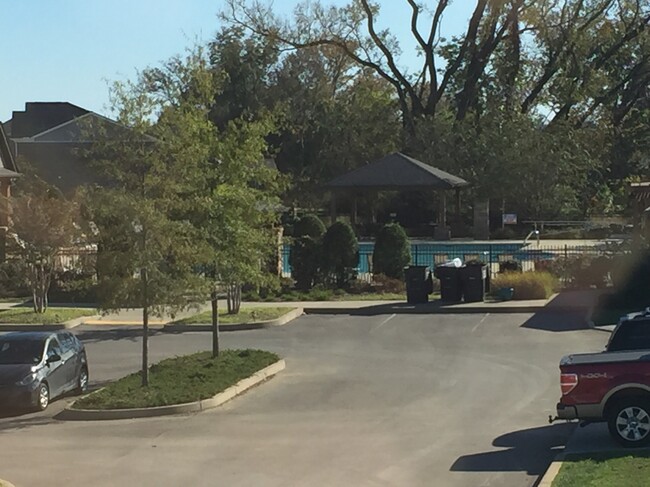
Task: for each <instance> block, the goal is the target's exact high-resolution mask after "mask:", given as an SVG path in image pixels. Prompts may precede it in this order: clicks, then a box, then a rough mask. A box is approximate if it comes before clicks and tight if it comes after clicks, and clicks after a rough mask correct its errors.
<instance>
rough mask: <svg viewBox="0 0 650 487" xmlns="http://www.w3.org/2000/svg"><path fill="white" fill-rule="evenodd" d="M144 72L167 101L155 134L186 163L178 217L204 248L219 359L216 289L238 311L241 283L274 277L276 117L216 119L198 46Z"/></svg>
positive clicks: (216, 95) (216, 91) (278, 183)
mask: <svg viewBox="0 0 650 487" xmlns="http://www.w3.org/2000/svg"><path fill="white" fill-rule="evenodd" d="M213 55H214V53H213ZM143 76H144V78H145V79H146V80H147V83H146V85H147V87H148V90H149V93H150V96H152V97H155V98H158V99H161V100H164V105H163V110H162V114H161V117H160V120H159V122H158V124H157V129H158V132H159V133H161V135H160V137H161V138H162V139H163V140H166V141H169V143H170V144H171V154H177V155H176V156H175V157H177V158H178V160H179V161H183V164H184V166H185V169H184V172H183V174H184V176H185V180H184V181H183V187H182V188H181V191H180V193H179V196H181V197H182V204H179V205H177V206H176V207H175V209H174V215H175V218H177V219H179V220H181V221H183V222H188V223H189V224H191V226H192V227H193V229H194V232H196V233H197V234H198V235H199V237H197V238H200V239H201V241H202V242H204V243H205V245H206V249H205V253H204V255H203V256H202V259H203V262H202V267H203V268H205V269H207V272H206V273H205V278H206V281H207V285H208V287H209V289H210V300H211V303H212V316H213V355H214V356H216V355H218V353H219V326H218V299H217V298H218V292H219V290H221V289H224V288H225V290H226V295H227V299H228V312H229V313H238V312H239V307H240V305H241V287H242V285H243V284H247V283H254V284H257V285H260V284H265V283H266V282H268V281H269V280H270V279H271V278H272V276H270V275H269V273H268V272H267V270H266V268H265V262H266V261H267V260H268V257H269V255H270V254H271V253H272V252H273V251H274V250H276V249H277V243H276V239H277V223H278V219H279V211H280V205H279V196H278V195H279V194H280V192H281V191H282V190H283V189H284V187H285V182H284V178H282V177H281V175H280V174H279V173H278V172H277V171H276V170H275V169H274V168H273V167H271V166H270V165H269V164H267V160H266V156H267V153H268V150H267V142H266V137H267V136H268V134H269V133H270V132H272V130H273V119H272V117H270V116H268V115H267V116H263V115H262V114H261V113H257V116H256V120H247V118H249V117H248V114H244V115H242V118H240V119H235V120H227V119H221V120H220V121H214V120H213V117H214V115H215V113H217V112H219V111H220V107H219V106H218V105H219V103H220V100H222V99H223V96H224V93H225V92H224V89H225V88H224V84H223V82H222V79H221V77H220V76H219V74H218V72H216V71H215V70H213V69H211V68H210V66H209V60H208V59H206V57H205V56H204V54H203V50H202V49H201V48H197V49H196V50H195V51H194V52H191V53H190V54H189V55H188V56H187V57H186V58H185V59H180V58H174V59H172V60H170V61H168V62H166V63H164V64H163V65H162V66H160V67H158V68H155V69H150V70H147V71H145V72H144V73H143ZM226 86H227V85H226ZM215 100H216V101H215Z"/></svg>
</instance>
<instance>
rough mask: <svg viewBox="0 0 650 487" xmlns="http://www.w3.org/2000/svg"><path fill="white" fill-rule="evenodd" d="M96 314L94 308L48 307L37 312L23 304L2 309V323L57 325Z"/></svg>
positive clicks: (0, 319) (0, 316) (0, 318)
mask: <svg viewBox="0 0 650 487" xmlns="http://www.w3.org/2000/svg"><path fill="white" fill-rule="evenodd" d="M96 314H97V310H95V309H93V308H48V309H46V310H45V312H44V313H35V312H34V309H33V308H31V307H22V306H21V307H18V308H10V309H3V310H0V323H16V324H21V325H32V324H38V325H55V324H59V323H65V322H66V321H70V320H74V319H75V318H81V317H83V316H94V315H96Z"/></svg>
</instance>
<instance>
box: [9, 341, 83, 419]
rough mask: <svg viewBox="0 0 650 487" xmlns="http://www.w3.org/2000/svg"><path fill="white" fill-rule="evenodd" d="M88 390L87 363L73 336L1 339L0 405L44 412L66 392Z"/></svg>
mask: <svg viewBox="0 0 650 487" xmlns="http://www.w3.org/2000/svg"><path fill="white" fill-rule="evenodd" d="M87 389H88V361H87V358H86V350H85V348H84V346H83V344H82V343H81V342H80V341H79V339H77V337H75V336H74V335H73V334H72V333H69V332H67V331H61V332H17V333H8V334H6V335H2V336H0V406H5V407H11V408H20V407H30V408H36V409H39V410H41V411H42V410H44V409H46V408H47V406H48V405H49V403H50V401H51V400H52V399H54V398H56V397H59V396H62V395H63V394H65V393H66V392H69V391H73V390H76V391H78V392H80V393H82V392H85V391H86V390H87Z"/></svg>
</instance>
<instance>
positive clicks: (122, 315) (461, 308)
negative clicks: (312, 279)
mask: <svg viewBox="0 0 650 487" xmlns="http://www.w3.org/2000/svg"><path fill="white" fill-rule="evenodd" d="M598 294H599V291H596V290H590V291H565V292H562V293H560V294H555V295H553V296H551V297H550V298H549V299H538V300H528V301H500V302H489V301H488V302H479V303H457V304H449V303H443V302H442V301H439V300H436V301H432V302H429V303H427V304H417V305H412V304H407V303H405V302H404V301H291V302H271V303H260V302H243V303H242V307H261V308H269V307H272V308H276V307H286V308H303V309H304V311H305V313H307V314H350V315H361V316H374V315H381V314H388V315H390V314H459V313H538V312H542V311H544V312H567V311H568V312H576V311H579V312H583V311H584V312H586V311H587V310H589V309H590V308H591V307H592V306H593V304H594V303H595V302H596V299H597V298H598ZM16 304H18V303H0V309H6V308H10V307H12V306H13V305H16ZM226 307H227V303H226V300H219V309H221V310H224V309H226ZM210 309H211V305H210V302H209V301H206V302H205V303H203V304H201V305H198V306H195V307H193V308H190V309H189V310H185V311H182V312H179V313H176V314H175V315H173V316H172V315H171V314H169V313H166V314H164V315H163V316H155V315H150V316H149V325H150V326H152V327H162V326H164V325H168V324H169V323H171V322H173V321H175V320H179V319H182V318H186V317H189V316H192V315H195V314H197V313H202V312H204V311H208V310H210ZM83 324H84V325H92V326H140V325H142V308H135V309H122V310H120V311H117V312H112V313H108V314H106V315H103V316H92V317H88V318H87V319H84V320H83Z"/></svg>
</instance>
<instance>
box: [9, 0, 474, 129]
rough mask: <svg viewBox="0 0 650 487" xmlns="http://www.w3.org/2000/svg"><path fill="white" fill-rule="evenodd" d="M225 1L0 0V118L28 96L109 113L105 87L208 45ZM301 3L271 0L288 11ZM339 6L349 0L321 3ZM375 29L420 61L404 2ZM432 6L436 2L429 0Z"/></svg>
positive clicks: (465, 10) (459, 17)
mask: <svg viewBox="0 0 650 487" xmlns="http://www.w3.org/2000/svg"><path fill="white" fill-rule="evenodd" d="M224 3H225V2H224V1H223V0H0V18H2V19H3V22H2V33H3V39H4V42H3V49H2V51H1V54H0V59H2V61H3V62H2V69H0V121H6V120H8V119H9V118H11V113H12V111H14V110H23V109H24V105H25V103H26V102H29V101H68V102H70V103H73V104H75V105H78V106H81V107H83V108H86V109H88V110H92V111H95V112H97V113H101V114H108V113H109V109H108V93H109V91H108V84H109V82H110V81H113V80H117V79H132V78H134V77H135V75H136V72H137V70H139V69H144V68H146V67H149V66H155V65H156V64H158V63H160V62H161V61H163V60H165V59H168V58H169V57H171V56H173V55H175V54H179V53H182V52H183V50H184V49H185V48H187V47H189V46H192V45H193V44H194V43H195V42H196V41H199V42H207V41H209V40H210V39H211V38H212V37H213V35H214V33H215V32H216V31H217V30H218V29H219V27H220V22H219V20H218V17H217V13H218V12H219V11H220V10H221V9H222V8H223V7H224ZM297 3H299V1H298V0H275V1H274V2H273V5H274V10H275V11H276V12H277V13H279V14H281V15H290V14H291V11H292V10H293V8H294V7H295V5H296V4H297ZM323 3H324V4H335V5H344V4H346V3H348V2H347V0H323ZM379 3H380V4H381V7H382V10H381V16H380V18H379V26H380V27H381V28H389V29H390V30H391V32H392V33H393V34H394V35H395V36H396V37H397V38H398V40H399V41H400V44H401V48H402V51H403V54H402V56H401V57H400V64H401V65H402V66H403V67H407V68H408V67H411V68H412V69H414V68H415V67H416V66H418V65H421V61H419V60H418V55H417V52H416V49H415V42H414V40H413V39H412V36H411V35H410V30H409V28H410V7H409V6H408V4H407V2H406V0H379ZM430 3H431V4H433V3H434V2H433V1H432V2H430ZM473 4H474V2H473V1H470V0H455V1H452V3H451V7H450V8H449V9H448V12H447V14H446V16H445V18H444V22H443V25H442V28H441V34H442V35H443V36H451V35H453V34H458V33H461V32H463V29H464V26H465V24H466V21H467V19H468V18H469V16H470V15H471V11H470V9H471V8H472V7H473Z"/></svg>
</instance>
